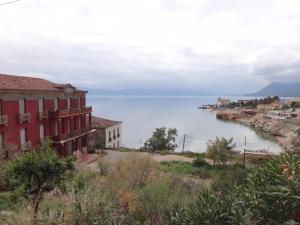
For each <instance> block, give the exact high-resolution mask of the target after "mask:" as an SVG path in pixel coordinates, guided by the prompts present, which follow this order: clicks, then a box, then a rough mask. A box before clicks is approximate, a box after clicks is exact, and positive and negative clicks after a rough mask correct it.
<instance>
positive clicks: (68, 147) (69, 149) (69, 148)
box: [67, 141, 73, 155]
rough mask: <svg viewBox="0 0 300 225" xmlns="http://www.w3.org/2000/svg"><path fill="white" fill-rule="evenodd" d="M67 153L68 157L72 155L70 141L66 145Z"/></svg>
mask: <svg viewBox="0 0 300 225" xmlns="http://www.w3.org/2000/svg"><path fill="white" fill-rule="evenodd" d="M67 151H68V155H72V153H73V150H72V141H70V142H68V143H67Z"/></svg>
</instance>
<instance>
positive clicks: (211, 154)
mask: <svg viewBox="0 0 300 225" xmlns="http://www.w3.org/2000/svg"><path fill="white" fill-rule="evenodd" d="M234 147H235V144H234V143H233V138H230V139H228V140H227V139H226V138H224V137H222V138H218V137H216V140H214V141H212V140H209V141H208V144H207V150H206V157H207V158H209V159H211V160H213V164H214V165H215V164H218V165H219V164H222V165H225V164H226V163H227V161H228V160H229V159H230V158H231V153H230V151H232V149H233V148H234Z"/></svg>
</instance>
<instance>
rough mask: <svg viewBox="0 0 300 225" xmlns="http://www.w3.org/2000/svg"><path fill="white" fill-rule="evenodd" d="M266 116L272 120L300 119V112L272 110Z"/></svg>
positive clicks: (297, 110)
mask: <svg viewBox="0 0 300 225" xmlns="http://www.w3.org/2000/svg"><path fill="white" fill-rule="evenodd" d="M264 116H265V117H269V118H272V119H293V118H295V119H300V110H299V109H296V110H286V111H283V110H272V111H268V112H266V113H264Z"/></svg>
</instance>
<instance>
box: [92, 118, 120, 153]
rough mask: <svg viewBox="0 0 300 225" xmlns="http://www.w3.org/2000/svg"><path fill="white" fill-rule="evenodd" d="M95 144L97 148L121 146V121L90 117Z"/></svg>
mask: <svg viewBox="0 0 300 225" xmlns="http://www.w3.org/2000/svg"><path fill="white" fill-rule="evenodd" d="M92 127H93V128H94V129H95V130H96V133H95V134H94V141H95V145H96V147H98V148H120V147H121V146H122V121H114V120H108V119H104V118H99V117H95V116H93V117H92Z"/></svg>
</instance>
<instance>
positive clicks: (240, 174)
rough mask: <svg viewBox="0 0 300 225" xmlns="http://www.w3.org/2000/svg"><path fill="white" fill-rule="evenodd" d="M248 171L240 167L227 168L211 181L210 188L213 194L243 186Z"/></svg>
mask: <svg viewBox="0 0 300 225" xmlns="http://www.w3.org/2000/svg"><path fill="white" fill-rule="evenodd" d="M247 176H248V170H247V169H246V168H244V167H243V166H240V165H238V164H237V165H234V166H228V167H227V168H226V169H224V170H220V171H219V173H217V174H216V176H215V177H214V179H213V183H212V185H211V188H212V190H213V191H215V192H223V193H224V192H225V193H226V192H228V191H232V189H233V188H234V187H235V186H240V185H243V184H245V183H246V182H247Z"/></svg>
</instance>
